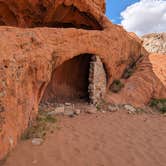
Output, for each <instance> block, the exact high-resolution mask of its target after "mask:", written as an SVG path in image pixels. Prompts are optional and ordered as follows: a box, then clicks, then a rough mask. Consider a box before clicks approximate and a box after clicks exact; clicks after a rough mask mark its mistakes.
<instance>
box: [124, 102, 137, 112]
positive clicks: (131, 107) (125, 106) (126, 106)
mask: <svg viewBox="0 0 166 166" xmlns="http://www.w3.org/2000/svg"><path fill="white" fill-rule="evenodd" d="M124 108H125V109H126V110H127V111H129V113H135V112H136V111H137V109H136V108H134V107H133V106H132V105H127V104H126V105H124Z"/></svg>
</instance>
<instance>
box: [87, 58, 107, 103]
mask: <svg viewBox="0 0 166 166" xmlns="http://www.w3.org/2000/svg"><path fill="white" fill-rule="evenodd" d="M106 85H107V78H106V73H105V70H104V66H103V63H102V62H101V59H100V58H99V57H98V56H92V60H91V62H90V69H89V88H88V92H89V99H90V102H91V103H92V104H97V103H99V102H100V100H101V99H102V98H103V97H104V94H105V92H106Z"/></svg>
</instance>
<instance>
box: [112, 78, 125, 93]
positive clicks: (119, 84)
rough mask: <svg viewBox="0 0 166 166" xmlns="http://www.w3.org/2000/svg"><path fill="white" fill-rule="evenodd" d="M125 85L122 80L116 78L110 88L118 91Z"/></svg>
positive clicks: (115, 91)
mask: <svg viewBox="0 0 166 166" xmlns="http://www.w3.org/2000/svg"><path fill="white" fill-rule="evenodd" d="M123 87H124V84H123V83H122V82H121V81H120V80H115V81H114V82H113V83H112V85H111V86H110V90H111V92H114V93H118V92H119V91H120V90H121V89H122V88H123Z"/></svg>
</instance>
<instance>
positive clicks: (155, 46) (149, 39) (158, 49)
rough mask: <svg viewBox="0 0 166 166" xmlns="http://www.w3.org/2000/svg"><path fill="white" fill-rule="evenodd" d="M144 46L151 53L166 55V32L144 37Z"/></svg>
mask: <svg viewBox="0 0 166 166" xmlns="http://www.w3.org/2000/svg"><path fill="white" fill-rule="evenodd" d="M142 39H143V46H144V47H145V48H146V50H147V51H149V52H150V53H161V54H166V32H163V33H152V34H148V35H144V36H142Z"/></svg>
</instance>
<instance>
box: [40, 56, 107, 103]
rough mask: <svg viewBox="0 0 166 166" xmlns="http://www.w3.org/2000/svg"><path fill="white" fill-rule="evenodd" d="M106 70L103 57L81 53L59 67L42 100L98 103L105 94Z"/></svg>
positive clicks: (54, 72)
mask: <svg viewBox="0 0 166 166" xmlns="http://www.w3.org/2000/svg"><path fill="white" fill-rule="evenodd" d="M106 84H107V78H106V72H105V69H104V65H103V63H102V62H101V59H100V58H99V57H98V56H95V55H93V54H81V55H79V56H76V57H74V58H72V59H70V60H68V61H65V62H64V63H63V64H62V65H60V66H59V67H57V68H56V69H55V70H54V71H53V73H52V78H51V80H50V82H49V84H48V86H47V88H46V90H45V92H44V95H43V97H42V100H41V102H42V103H45V102H50V103H66V102H69V103H77V102H87V103H92V104H96V103H97V102H98V101H99V100H100V99H101V98H102V97H103V95H104V94H105V90H106Z"/></svg>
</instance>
